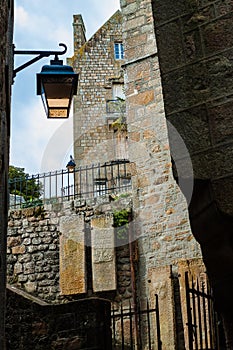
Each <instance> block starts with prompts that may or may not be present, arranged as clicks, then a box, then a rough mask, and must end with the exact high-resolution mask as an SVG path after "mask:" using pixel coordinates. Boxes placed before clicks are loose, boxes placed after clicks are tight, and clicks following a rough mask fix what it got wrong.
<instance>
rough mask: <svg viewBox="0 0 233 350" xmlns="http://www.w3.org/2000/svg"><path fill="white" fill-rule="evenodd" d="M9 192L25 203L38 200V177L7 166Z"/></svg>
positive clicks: (39, 183) (39, 192)
mask: <svg viewBox="0 0 233 350" xmlns="http://www.w3.org/2000/svg"><path fill="white" fill-rule="evenodd" d="M9 192H10V193H11V194H14V195H19V196H22V197H23V198H24V200H25V201H26V202H28V201H32V200H35V199H38V198H39V197H40V195H41V193H42V184H41V182H40V181H39V178H38V177H34V176H30V175H29V174H27V173H25V171H24V168H19V167H15V166H13V165H10V166H9Z"/></svg>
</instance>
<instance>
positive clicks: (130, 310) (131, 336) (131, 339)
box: [129, 302, 133, 349]
mask: <svg viewBox="0 0 233 350" xmlns="http://www.w3.org/2000/svg"><path fill="white" fill-rule="evenodd" d="M129 327H130V347H131V349H133V313H132V307H131V302H129Z"/></svg>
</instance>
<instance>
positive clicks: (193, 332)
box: [185, 272, 219, 350]
mask: <svg viewBox="0 0 233 350" xmlns="http://www.w3.org/2000/svg"><path fill="white" fill-rule="evenodd" d="M185 286H186V302H187V319H188V323H187V327H188V342H189V350H219V341H218V324H217V323H218V321H217V314H216V312H215V311H214V306H213V297H212V295H211V290H210V286H209V284H208V281H206V283H204V282H199V280H198V279H197V280H196V281H195V282H194V280H193V278H192V280H191V283H190V281H189V276H188V272H186V273H185Z"/></svg>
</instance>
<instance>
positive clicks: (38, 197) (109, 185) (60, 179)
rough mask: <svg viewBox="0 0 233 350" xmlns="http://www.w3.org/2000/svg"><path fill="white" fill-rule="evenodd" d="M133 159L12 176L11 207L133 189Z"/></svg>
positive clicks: (88, 197)
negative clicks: (72, 169) (22, 176)
mask: <svg viewBox="0 0 233 350" xmlns="http://www.w3.org/2000/svg"><path fill="white" fill-rule="evenodd" d="M131 168H132V163H130V162H129V161H128V160H126V159H120V160H115V161H110V162H108V163H104V164H102V165H101V164H92V165H87V166H82V167H79V168H75V169H74V171H72V172H71V171H68V170H59V171H54V172H48V173H43V174H37V175H33V176H31V177H26V178H15V179H11V180H9V193H10V208H22V207H28V206H34V205H38V204H43V203H52V202H56V201H57V200H59V201H63V200H72V199H76V198H77V199H78V198H80V199H90V198H97V197H99V196H107V195H110V194H111V195H115V194H118V193H121V192H128V191H130V190H131Z"/></svg>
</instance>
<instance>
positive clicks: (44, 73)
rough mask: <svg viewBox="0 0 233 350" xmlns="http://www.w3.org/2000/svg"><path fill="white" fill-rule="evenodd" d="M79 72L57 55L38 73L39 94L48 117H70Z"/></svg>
mask: <svg viewBox="0 0 233 350" xmlns="http://www.w3.org/2000/svg"><path fill="white" fill-rule="evenodd" d="M77 86H78V74H76V73H74V70H73V68H72V67H70V66H67V65H63V62H62V60H58V58H57V57H55V59H54V60H52V61H50V65H46V66H43V67H42V69H41V72H40V73H39V74H37V95H41V98H42V101H43V104H44V108H45V112H46V115H47V117H48V118H68V117H69V111H70V106H71V102H72V98H73V95H76V94H77Z"/></svg>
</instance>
